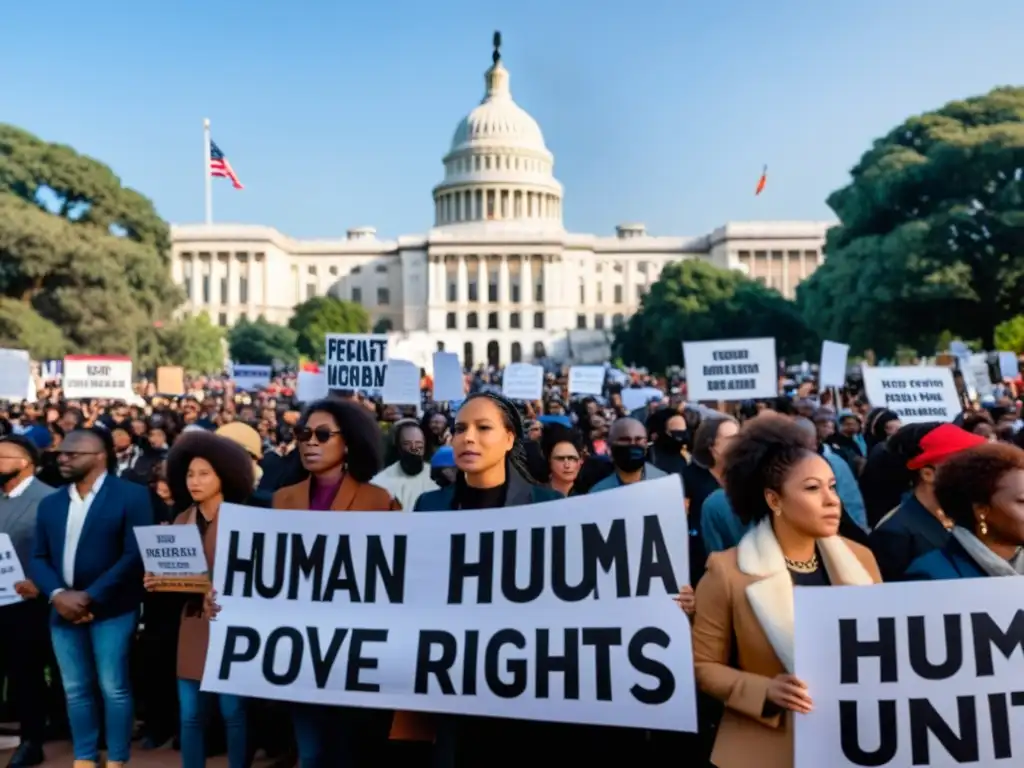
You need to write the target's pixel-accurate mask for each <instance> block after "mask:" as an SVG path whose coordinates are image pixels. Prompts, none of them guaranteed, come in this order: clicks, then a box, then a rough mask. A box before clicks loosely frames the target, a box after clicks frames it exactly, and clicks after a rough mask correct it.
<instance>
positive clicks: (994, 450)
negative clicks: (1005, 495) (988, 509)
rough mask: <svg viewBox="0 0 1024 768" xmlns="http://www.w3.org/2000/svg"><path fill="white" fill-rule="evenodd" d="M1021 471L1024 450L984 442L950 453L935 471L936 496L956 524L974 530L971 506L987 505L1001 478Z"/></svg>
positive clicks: (1023, 468)
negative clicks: (974, 446) (983, 443)
mask: <svg viewBox="0 0 1024 768" xmlns="http://www.w3.org/2000/svg"><path fill="white" fill-rule="evenodd" d="M1015 470H1021V471H1024V450H1021V449H1020V448H1018V447H1017V446H1015V445H1009V444H1007V443H986V444H985V445H979V446H977V447H976V448H969V449H968V450H966V451H960V452H959V453H955V454H953V455H952V456H951V457H950V458H949V459H947V460H946V461H944V462H943V463H942V464H941V465H939V468H938V469H937V470H936V475H935V496H936V498H937V499H938V500H939V505H940V506H941V507H942V511H943V512H944V513H945V514H946V515H947V516H948V517H949V518H950V519H951V520H952V521H953V522H955V523H956V524H957V525H959V526H961V527H962V528H966V529H967V530H969V531H973V530H974V505H975V504H977V505H989V504H991V503H992V496H993V495H994V494H995V492H996V487H997V486H998V485H999V481H1000V480H1002V479H1003V476H1004V475H1006V474H1007V473H1009V472H1013V471H1015Z"/></svg>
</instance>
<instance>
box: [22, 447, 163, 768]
mask: <svg viewBox="0 0 1024 768" xmlns="http://www.w3.org/2000/svg"><path fill="white" fill-rule="evenodd" d="M113 448H114V447H113V442H112V441H111V438H110V434H109V432H107V431H106V430H105V429H102V428H93V429H81V430H75V431H74V432H71V433H70V434H68V436H67V437H66V438H65V439H64V442H63V443H61V446H60V448H59V450H58V459H59V466H60V471H61V474H62V475H63V476H64V478H65V479H66V480H68V485H67V487H65V488H61V489H60V490H59V491H57V492H56V493H53V494H51V495H50V496H47V497H46V498H45V499H43V500H42V501H41V502H40V504H39V512H38V516H37V520H36V538H35V547H34V551H33V554H32V561H31V565H30V566H29V576H30V578H31V579H32V581H33V582H34V583H35V585H36V587H37V588H38V589H39V591H40V592H41V593H42V594H43V595H44V596H45V597H47V598H48V599H49V601H50V603H51V605H52V606H53V611H52V613H51V616H50V635H51V638H52V641H53V650H54V653H55V655H56V656H57V665H58V666H59V667H60V674H61V679H62V680H63V681H64V690H65V693H66V695H67V703H68V719H69V720H70V723H71V737H72V743H73V746H74V756H75V768H96V765H97V762H98V760H99V742H100V732H99V729H100V722H101V716H100V712H101V709H100V708H101V707H103V715H104V717H103V720H105V722H106V736H107V739H106V741H107V749H108V761H107V766H109V768H123V766H124V764H125V763H126V762H127V761H128V757H129V749H130V744H131V738H132V730H133V726H134V717H135V713H134V709H133V705H132V690H131V684H130V681H129V676H128V657H129V655H130V650H131V644H132V640H133V638H134V635H135V628H136V624H137V623H138V618H139V604H140V602H141V600H142V575H143V573H142V560H141V559H140V557H139V549H138V545H137V543H136V541H135V533H134V530H133V529H134V528H135V527H136V526H139V525H152V524H153V510H152V507H151V504H150V500H149V493H148V491H147V489H146V488H145V487H144V486H141V485H137V484H135V483H130V482H126V481H124V480H121V479H120V478H118V477H116V476H115V470H116V467H117V460H116V458H115V456H114V449H113ZM97 693H102V697H99V696H97V695H96V694H97Z"/></svg>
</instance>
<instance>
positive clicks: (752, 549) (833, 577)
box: [736, 519, 874, 673]
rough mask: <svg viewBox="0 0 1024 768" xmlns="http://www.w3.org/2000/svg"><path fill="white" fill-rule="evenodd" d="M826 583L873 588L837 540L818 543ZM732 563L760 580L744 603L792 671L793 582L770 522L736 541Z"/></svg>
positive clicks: (836, 537)
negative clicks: (825, 573)
mask: <svg viewBox="0 0 1024 768" xmlns="http://www.w3.org/2000/svg"><path fill="white" fill-rule="evenodd" d="M818 552H819V554H820V555H821V559H822V562H823V564H824V566H825V570H826V571H827V572H828V576H829V580H830V581H831V582H832V584H835V585H841V584H845V585H856V586H867V585H869V584H874V580H873V579H872V578H871V574H869V573H868V572H867V570H866V569H865V568H864V566H863V565H861V563H860V560H858V559H857V556H856V555H855V554H853V552H852V551H851V550H850V548H849V547H848V546H847V545H846V542H845V541H844V540H843V539H842V537H840V536H831V537H829V538H827V539H819V540H818ZM736 561H737V564H738V566H739V569H740V570H741V571H742V572H743V573H745V574H746V575H747V576H757V577H760V579H759V580H758V581H755V582H753V583H751V584H749V585H747V589H746V593H747V600H748V602H749V603H750V607H751V609H752V610H753V611H754V615H755V616H756V617H757V620H758V622H759V623H760V624H761V628H762V629H763V630H764V633H765V636H766V637H767V638H768V642H769V643H771V646H772V648H773V649H774V650H775V655H776V656H778V657H779V661H781V662H782V666H784V667H785V668H786V670H787V671H788V672H790V673H792V672H793V669H794V650H793V645H794V643H793V581H792V579H791V578H790V575H789V570H788V569H787V568H786V558H785V557H784V556H783V554H782V548H781V547H780V546H779V542H778V540H777V539H776V538H775V531H774V530H773V529H772V521H771V519H765V520H762V521H761V522H760V523H758V524H757V525H756V526H754V527H753V528H751V529H750V530H749V531H748V532H747V533H746V535H744V537H743V538H742V539H741V540H740V543H739V547H738V548H737V555H736Z"/></svg>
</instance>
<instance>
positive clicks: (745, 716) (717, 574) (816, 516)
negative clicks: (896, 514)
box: [693, 413, 881, 768]
mask: <svg viewBox="0 0 1024 768" xmlns="http://www.w3.org/2000/svg"><path fill="white" fill-rule="evenodd" d="M724 480H725V483H724V485H725V490H726V493H727V494H728V496H729V502H730V504H731V505H732V508H733V510H734V511H735V512H736V514H737V515H739V516H740V518H741V519H743V521H744V522H745V523H748V524H750V525H751V526H752V527H751V528H750V530H749V531H748V532H747V534H746V535H745V536H744V537H743V539H742V540H741V541H740V544H739V546H737V547H734V548H733V549H729V550H726V551H725V552H719V553H716V554H713V555H711V557H709V558H708V563H707V573H706V575H705V576H704V578H703V579H701V581H700V583H699V584H698V586H697V593H696V615H695V618H694V626H693V655H694V662H695V666H696V675H697V684H698V685H699V686H700V689H701V690H702V691H705V692H706V693H708V694H710V695H711V696H714V697H715V698H717V699H719V700H721V701H722V702H723V703H724V704H725V714H724V715H723V717H722V721H721V725H720V726H719V729H718V735H717V737H716V739H715V749H714V752H713V754H712V756H711V761H712V763H713V764H714V765H715V766H717V768H749V766H757V768H792V766H793V719H794V717H795V716H797V715H799V714H800V713H807V712H810V711H811V707H812V706H813V699H812V695H813V691H809V690H807V687H806V686H805V685H804V683H803V682H801V681H800V680H799V679H797V678H796V677H795V676H794V674H793V658H794V657H793V586H794V585H800V586H821V587H827V586H829V585H833V584H835V585H840V584H843V585H868V584H876V583H878V582H879V581H881V577H880V575H879V573H878V566H877V565H876V564H875V559H874V557H873V556H872V554H871V552H870V551H869V550H868V549H867V548H865V547H862V546H860V545H858V544H855V543H854V542H852V541H849V540H847V539H844V538H842V537H840V536H838V535H837V532H838V530H839V521H840V516H841V506H840V502H839V497H838V496H837V495H836V490H835V477H834V475H833V474H832V468H831V467H830V466H829V464H828V462H827V461H825V460H824V459H823V458H822V457H821V456H820V455H818V453H817V452H816V451H815V450H814V447H813V446H811V445H808V443H807V438H806V434H805V432H804V431H803V430H802V429H801V428H800V427H799V426H798V425H797V424H796V423H795V422H793V421H792V420H791V419H789V418H787V417H785V416H781V415H779V414H775V413H764V414H762V415H760V416H758V417H757V418H755V419H753V420H751V421H749V422H747V423H746V424H745V425H744V427H743V429H742V430H741V432H740V434H739V436H738V437H736V438H735V439H734V442H733V444H732V445H731V446H730V447H729V451H728V453H727V455H726V458H725V473H724ZM794 713H797V714H796V715H794Z"/></svg>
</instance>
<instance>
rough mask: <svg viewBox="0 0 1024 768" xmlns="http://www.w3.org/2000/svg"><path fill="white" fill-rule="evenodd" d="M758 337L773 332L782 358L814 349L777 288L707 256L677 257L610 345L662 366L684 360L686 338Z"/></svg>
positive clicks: (628, 357)
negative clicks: (716, 262)
mask: <svg viewBox="0 0 1024 768" xmlns="http://www.w3.org/2000/svg"><path fill="white" fill-rule="evenodd" d="M762 336H774V337H775V340H776V351H777V353H778V354H779V355H780V356H783V357H784V356H787V355H800V354H813V355H817V354H818V349H819V346H818V345H819V344H820V341H819V340H818V336H817V335H816V334H815V333H814V331H812V330H811V329H809V328H808V327H807V325H806V324H805V323H804V321H803V318H802V317H801V316H800V312H799V311H798V309H797V307H796V305H795V304H794V303H793V302H791V301H788V300H787V299H786V298H784V297H783V296H782V294H780V293H779V292H778V291H775V290H773V289H771V288H766V287H765V286H763V285H761V284H760V283H758V282H756V281H754V280H751V279H750V278H748V277H746V276H744V275H743V274H741V273H740V272H738V271H732V270H726V269H721V268H719V267H716V266H714V265H712V264H708V263H707V262H705V261H700V260H691V261H677V262H673V263H670V264H668V265H666V266H665V268H664V269H663V270H662V272H661V276H660V278H659V279H658V281H657V282H656V283H655V284H654V285H652V286H651V289H650V291H649V292H648V293H647V294H646V295H645V296H644V297H643V299H642V301H641V304H640V308H639V310H638V311H637V312H636V314H635V315H633V317H631V318H630V319H629V321H628V322H627V323H626V325H624V326H622V327H620V328H618V329H616V331H615V341H614V345H613V347H614V351H615V355H617V356H618V357H621V358H622V359H623V360H624V361H625V362H626V363H630V364H634V365H642V366H646V367H647V368H650V369H652V370H656V371H663V370H665V369H666V368H668V367H670V366H673V365H682V363H683V349H682V342H684V341H711V340H714V339H747V338H758V337H762Z"/></svg>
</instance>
